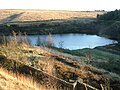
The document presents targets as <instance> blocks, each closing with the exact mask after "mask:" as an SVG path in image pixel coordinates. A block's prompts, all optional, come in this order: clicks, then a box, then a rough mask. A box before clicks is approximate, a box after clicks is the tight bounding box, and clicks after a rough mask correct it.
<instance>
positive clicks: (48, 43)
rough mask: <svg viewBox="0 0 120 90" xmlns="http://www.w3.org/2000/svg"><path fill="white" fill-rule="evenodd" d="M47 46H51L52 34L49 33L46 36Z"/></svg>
mask: <svg viewBox="0 0 120 90" xmlns="http://www.w3.org/2000/svg"><path fill="white" fill-rule="evenodd" d="M47 46H48V47H51V46H53V38H52V35H51V34H50V33H49V35H48V37H47Z"/></svg>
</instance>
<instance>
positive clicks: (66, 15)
mask: <svg viewBox="0 0 120 90" xmlns="http://www.w3.org/2000/svg"><path fill="white" fill-rule="evenodd" d="M103 13H104V12H90V11H86V12H85V11H84V12H83V11H82V12H81V11H57V10H0V21H4V22H5V21H40V20H52V19H71V18H96V16H97V14H100V15H101V14H103Z"/></svg>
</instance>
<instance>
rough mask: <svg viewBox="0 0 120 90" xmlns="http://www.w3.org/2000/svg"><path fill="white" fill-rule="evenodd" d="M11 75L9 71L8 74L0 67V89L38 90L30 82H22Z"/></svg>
mask: <svg viewBox="0 0 120 90" xmlns="http://www.w3.org/2000/svg"><path fill="white" fill-rule="evenodd" d="M12 75H13V74H12V73H10V72H9V74H8V72H7V71H6V70H4V69H0V90H39V89H37V88H36V87H34V86H33V85H30V82H29V83H28V82H27V83H26V82H23V81H21V80H18V79H16V78H14V77H13V76H12ZM43 90H45V89H43Z"/></svg>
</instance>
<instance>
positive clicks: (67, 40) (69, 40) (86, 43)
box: [28, 34, 117, 50]
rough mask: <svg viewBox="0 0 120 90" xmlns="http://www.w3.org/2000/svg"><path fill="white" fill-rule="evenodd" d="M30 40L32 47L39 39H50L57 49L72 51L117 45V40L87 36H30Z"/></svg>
mask: <svg viewBox="0 0 120 90" xmlns="http://www.w3.org/2000/svg"><path fill="white" fill-rule="evenodd" d="M28 38H29V39H30V40H31V43H32V45H36V44H37V41H38V40H39V39H40V41H41V42H43V41H48V38H50V40H52V43H53V45H54V46H55V47H62V48H64V49H70V50H75V49H83V48H95V47H97V46H104V45H108V44H112V43H117V41H115V40H111V39H107V38H104V37H100V36H97V35H86V34H54V35H29V36H28ZM38 38H39V39H38Z"/></svg>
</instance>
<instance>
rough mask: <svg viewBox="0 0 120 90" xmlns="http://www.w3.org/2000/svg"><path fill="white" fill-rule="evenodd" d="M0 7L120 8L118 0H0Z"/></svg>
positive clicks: (76, 9) (54, 8) (86, 9)
mask: <svg viewBox="0 0 120 90" xmlns="http://www.w3.org/2000/svg"><path fill="white" fill-rule="evenodd" d="M0 9H43V10H44V9H46V10H72V11H94V10H106V11H112V10H115V9H120V1H119V0H0Z"/></svg>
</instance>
